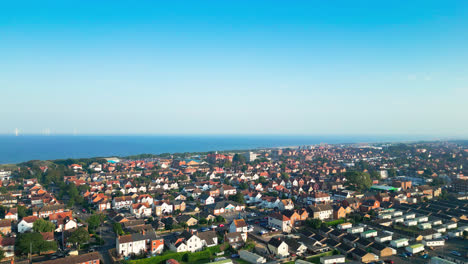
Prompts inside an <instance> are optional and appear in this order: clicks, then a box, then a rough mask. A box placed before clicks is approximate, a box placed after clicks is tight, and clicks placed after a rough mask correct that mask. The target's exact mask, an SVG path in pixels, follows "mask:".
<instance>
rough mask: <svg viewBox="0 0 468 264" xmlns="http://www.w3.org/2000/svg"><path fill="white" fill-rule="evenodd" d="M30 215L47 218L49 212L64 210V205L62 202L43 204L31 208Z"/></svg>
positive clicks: (61, 211)
mask: <svg viewBox="0 0 468 264" xmlns="http://www.w3.org/2000/svg"><path fill="white" fill-rule="evenodd" d="M32 211H33V212H32V215H33V216H37V217H41V218H47V217H49V215H51V214H56V213H63V212H64V211H65V205H63V204H54V205H44V206H42V207H34V208H33V209H32Z"/></svg>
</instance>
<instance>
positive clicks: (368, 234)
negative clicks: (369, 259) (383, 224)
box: [361, 229, 377, 238]
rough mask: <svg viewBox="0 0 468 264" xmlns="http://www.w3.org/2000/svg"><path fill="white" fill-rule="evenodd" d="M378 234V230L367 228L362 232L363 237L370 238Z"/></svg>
mask: <svg viewBox="0 0 468 264" xmlns="http://www.w3.org/2000/svg"><path fill="white" fill-rule="evenodd" d="M376 236H377V231H376V230H372V229H371V230H367V231H364V232H362V233H361V237H363V238H370V237H376Z"/></svg>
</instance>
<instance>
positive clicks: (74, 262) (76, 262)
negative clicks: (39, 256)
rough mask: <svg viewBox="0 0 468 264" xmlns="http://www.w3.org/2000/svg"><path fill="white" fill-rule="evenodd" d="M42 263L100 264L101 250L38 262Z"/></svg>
mask: <svg viewBox="0 0 468 264" xmlns="http://www.w3.org/2000/svg"><path fill="white" fill-rule="evenodd" d="M38 263H40V264H100V263H101V254H99V252H91V253H85V254H80V255H76V256H67V257H64V258H58V259H53V260H46V261H42V262H38Z"/></svg>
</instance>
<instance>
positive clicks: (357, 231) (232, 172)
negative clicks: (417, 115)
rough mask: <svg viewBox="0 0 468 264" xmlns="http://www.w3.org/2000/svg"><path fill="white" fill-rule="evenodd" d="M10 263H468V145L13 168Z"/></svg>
mask: <svg viewBox="0 0 468 264" xmlns="http://www.w3.org/2000/svg"><path fill="white" fill-rule="evenodd" d="M0 186H1V187H0V219H1V220H0V232H1V238H0V258H1V263H9V264H14V263H44V264H61V263H67V264H72V263H86V264H91V263H92V264H99V263H129V264H147V263H156V264H159V263H167V264H178V263H180V264H187V263H196V264H203V263H212V264H233V263H236V264H247V263H251V264H260V263H287V264H292V263H297V264H309V263H323V264H332V263H345V262H346V263H413V264H414V263H468V255H467V252H468V200H467V199H468V143H467V142H466V141H458V142H457V141H449V142H445V141H437V142H421V143H388V144H346V145H327V144H321V145H314V146H300V147H288V148H270V149H255V150H245V151H222V152H208V153H176V154H168V153H165V154H160V155H152V154H142V155H136V156H130V157H105V158H89V159H64V160H53V161H38V160H35V161H28V162H24V163H20V164H16V165H0Z"/></svg>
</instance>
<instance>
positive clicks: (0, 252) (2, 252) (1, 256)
mask: <svg viewBox="0 0 468 264" xmlns="http://www.w3.org/2000/svg"><path fill="white" fill-rule="evenodd" d="M4 258H5V251H3V249H0V261H2V259H4Z"/></svg>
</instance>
